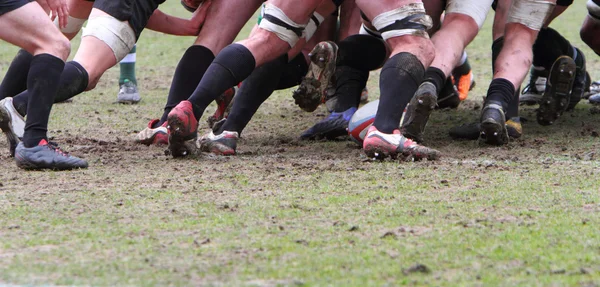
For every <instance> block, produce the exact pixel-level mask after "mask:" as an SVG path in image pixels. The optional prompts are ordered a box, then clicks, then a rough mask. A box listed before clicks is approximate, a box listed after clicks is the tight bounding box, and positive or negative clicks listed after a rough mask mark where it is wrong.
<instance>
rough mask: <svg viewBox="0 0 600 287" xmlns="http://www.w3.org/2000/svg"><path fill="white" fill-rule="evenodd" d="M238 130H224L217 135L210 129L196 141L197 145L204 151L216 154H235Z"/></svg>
mask: <svg viewBox="0 0 600 287" xmlns="http://www.w3.org/2000/svg"><path fill="white" fill-rule="evenodd" d="M238 139H239V134H238V133H237V132H231V131H223V132H222V133H221V134H219V135H215V134H214V133H213V131H210V132H209V133H207V134H206V135H204V136H203V137H201V138H200V139H198V141H197V142H196V146H197V147H198V148H199V149H200V150H201V151H203V152H210V153H213V154H216V155H235V150H236V148H237V140H238Z"/></svg>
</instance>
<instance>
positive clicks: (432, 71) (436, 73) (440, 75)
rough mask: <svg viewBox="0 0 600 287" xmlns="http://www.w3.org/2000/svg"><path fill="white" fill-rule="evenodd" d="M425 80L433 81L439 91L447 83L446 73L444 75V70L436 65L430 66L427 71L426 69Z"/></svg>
mask: <svg viewBox="0 0 600 287" xmlns="http://www.w3.org/2000/svg"><path fill="white" fill-rule="evenodd" d="M424 81H427V82H430V83H432V84H433V85H434V86H435V90H436V91H438V93H439V91H441V90H442V88H443V87H444V84H445V83H446V75H444V72H442V70H440V69H438V68H436V67H429V68H427V71H425V80H424Z"/></svg>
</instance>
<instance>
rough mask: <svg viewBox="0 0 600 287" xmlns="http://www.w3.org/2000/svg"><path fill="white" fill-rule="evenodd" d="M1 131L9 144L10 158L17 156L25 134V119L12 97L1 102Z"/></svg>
mask: <svg viewBox="0 0 600 287" xmlns="http://www.w3.org/2000/svg"><path fill="white" fill-rule="evenodd" d="M0 129H2V132H3V133H4V135H5V136H6V141H7V142H8V144H9V148H10V156H15V148H17V144H19V141H20V138H22V137H23V133H24V132H25V119H24V118H23V116H21V115H20V114H19V112H17V110H16V109H15V107H14V106H13V99H12V98H11V97H8V98H4V99H3V100H1V101H0Z"/></svg>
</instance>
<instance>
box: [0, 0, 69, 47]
mask: <svg viewBox="0 0 600 287" xmlns="http://www.w3.org/2000/svg"><path fill="white" fill-rule="evenodd" d="M0 38H1V39H3V40H5V41H7V42H9V43H11V44H14V45H16V46H19V47H21V48H23V49H25V50H26V51H27V52H29V53H31V54H37V53H40V52H44V51H45V50H46V49H45V48H46V47H47V46H48V45H53V44H54V43H58V42H60V41H61V40H62V39H63V38H64V37H63V36H62V34H61V33H60V31H59V30H58V28H57V27H56V26H54V24H53V23H52V21H51V20H50V17H48V14H46V12H45V11H44V9H42V7H41V6H40V5H38V4H37V2H30V3H28V4H25V5H23V6H21V7H19V8H17V9H15V10H12V11H10V12H7V13H5V14H3V15H1V16H0ZM45 52H48V51H45Z"/></svg>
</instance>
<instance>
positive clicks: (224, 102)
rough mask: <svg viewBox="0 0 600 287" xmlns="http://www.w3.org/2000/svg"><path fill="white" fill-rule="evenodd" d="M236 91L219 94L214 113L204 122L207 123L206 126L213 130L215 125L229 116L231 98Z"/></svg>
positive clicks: (231, 90)
mask: <svg viewBox="0 0 600 287" xmlns="http://www.w3.org/2000/svg"><path fill="white" fill-rule="evenodd" d="M235 93H236V89H235V88H231V89H229V90H227V91H225V92H224V93H223V94H221V95H220V96H219V97H218V98H217V99H216V100H215V102H216V103H217V110H215V113H214V114H213V115H212V116H210V117H208V119H207V120H206V121H207V122H208V126H209V127H210V128H211V129H212V128H214V125H215V123H217V122H218V121H220V120H222V119H224V118H226V117H227V114H229V110H231V105H232V104H233V97H235Z"/></svg>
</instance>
